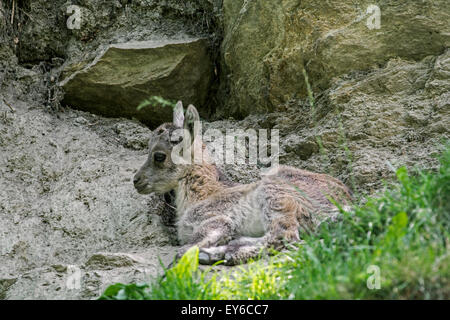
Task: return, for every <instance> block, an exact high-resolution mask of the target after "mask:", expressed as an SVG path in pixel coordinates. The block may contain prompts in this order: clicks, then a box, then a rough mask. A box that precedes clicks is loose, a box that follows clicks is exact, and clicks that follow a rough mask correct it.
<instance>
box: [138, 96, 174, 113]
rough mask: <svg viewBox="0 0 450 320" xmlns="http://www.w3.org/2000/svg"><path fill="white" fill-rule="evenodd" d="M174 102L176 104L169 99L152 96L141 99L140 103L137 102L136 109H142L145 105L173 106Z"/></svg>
mask: <svg viewBox="0 0 450 320" xmlns="http://www.w3.org/2000/svg"><path fill="white" fill-rule="evenodd" d="M175 104H176V102H174V101H171V100H166V99H164V98H163V97H160V96H152V97H150V98H148V99H145V100H144V101H142V102H141V104H139V105H138V106H137V108H136V109H137V110H138V111H141V110H142V109H144V108H145V107H148V106H160V107H172V108H175Z"/></svg>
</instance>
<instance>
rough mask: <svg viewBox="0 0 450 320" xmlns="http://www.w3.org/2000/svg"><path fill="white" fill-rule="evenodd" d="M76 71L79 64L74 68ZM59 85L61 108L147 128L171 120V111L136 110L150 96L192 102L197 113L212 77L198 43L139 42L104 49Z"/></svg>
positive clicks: (204, 47) (204, 46)
mask: <svg viewBox="0 0 450 320" xmlns="http://www.w3.org/2000/svg"><path fill="white" fill-rule="evenodd" d="M76 67H77V68H79V66H76ZM65 73H66V74H70V75H69V76H67V77H66V78H65V79H64V80H63V81H62V82H61V83H60V85H61V86H62V87H63V89H64V91H65V97H64V100H63V103H64V104H67V105H70V106H72V107H75V108H77V109H81V110H84V111H89V112H92V113H96V114H101V115H105V116H111V117H135V118H137V119H139V120H141V121H143V122H144V123H146V124H148V125H150V126H156V125H158V124H160V123H162V122H165V121H169V120H170V119H171V115H172V110H171V109H170V108H166V107H164V106H158V105H155V106H152V107H148V108H144V109H141V110H137V106H138V105H139V104H140V103H141V102H142V101H143V100H145V99H148V98H149V97H151V96H160V97H163V98H165V99H169V100H183V102H185V103H186V104H189V103H192V104H195V105H196V106H198V107H199V110H200V111H202V106H203V105H204V103H205V101H206V98H207V94H208V88H209V83H210V80H211V75H212V63H211V61H210V59H209V56H208V51H207V42H206V41H205V40H203V39H188V40H161V41H140V42H128V43H122V44H113V45H110V46H108V47H107V48H106V50H104V51H103V52H102V53H101V54H100V55H99V56H98V57H97V58H96V59H94V61H93V62H91V63H89V64H87V65H85V66H84V67H83V68H82V69H81V70H78V71H75V72H73V73H71V70H70V69H69V70H66V71H65Z"/></svg>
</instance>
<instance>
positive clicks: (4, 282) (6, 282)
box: [0, 278, 17, 300]
mask: <svg viewBox="0 0 450 320" xmlns="http://www.w3.org/2000/svg"><path fill="white" fill-rule="evenodd" d="M16 281H17V279H15V278H11V279H0V300H4V299H5V298H6V294H7V292H8V290H9V288H10V287H11V286H12V285H13V284H14V283H16Z"/></svg>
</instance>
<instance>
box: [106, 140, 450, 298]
mask: <svg viewBox="0 0 450 320" xmlns="http://www.w3.org/2000/svg"><path fill="white" fill-rule="evenodd" d="M396 173H397V182H396V183H395V184H392V185H390V186H389V187H387V188H386V191H385V192H384V193H383V194H380V195H377V196H376V197H372V198H369V199H368V200H367V202H366V203H365V204H364V205H360V206H355V208H354V209H353V210H352V211H351V212H344V211H343V218H342V220H341V221H339V222H337V223H332V224H323V225H322V226H321V228H320V230H318V232H316V233H315V234H312V235H306V236H305V237H304V240H305V243H303V244H298V245H295V246H294V247H292V248H290V250H289V251H288V252H287V253H280V254H277V255H275V256H273V257H271V258H270V259H269V260H265V261H263V260H261V261H256V262H253V263H250V264H249V265H246V266H242V267H238V268H237V269H234V271H231V272H228V273H216V272H213V271H199V269H198V249H197V248H193V249H191V250H190V251H189V252H188V253H187V254H186V255H185V256H184V257H183V258H182V259H181V260H180V262H179V263H178V264H177V265H176V266H175V267H174V268H172V269H170V270H166V272H165V277H159V278H157V279H153V280H152V281H151V282H150V283H149V284H144V285H135V284H131V285H123V284H117V285H113V286H111V287H109V288H108V289H107V290H106V291H105V293H104V294H103V296H102V297H101V298H102V299H449V298H450V254H449V227H450V226H449V223H450V145H449V146H447V148H446V150H445V151H444V152H443V154H442V156H441V165H440V169H439V170H438V171H437V172H426V171H419V170H416V171H415V172H412V173H409V172H408V171H407V170H406V168H400V169H398V170H397V172H396ZM370 266H376V268H378V270H379V271H380V274H379V275H380V289H372V290H371V289H369V288H368V285H367V282H368V280H369V282H371V281H370V279H373V275H374V274H373V273H371V272H369V269H368V268H369V267H370ZM212 270H214V269H212ZM371 277H372V278H371Z"/></svg>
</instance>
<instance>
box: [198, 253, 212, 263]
mask: <svg viewBox="0 0 450 320" xmlns="http://www.w3.org/2000/svg"><path fill="white" fill-rule="evenodd" d="M198 262H200V264H211V258H210V257H209V254H207V253H206V252H200V253H199V254H198Z"/></svg>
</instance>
